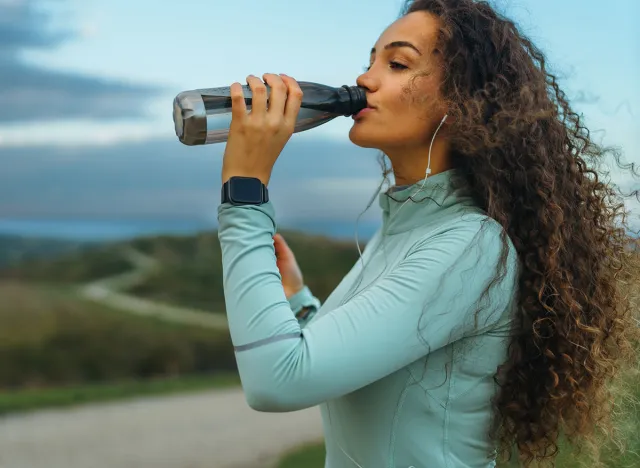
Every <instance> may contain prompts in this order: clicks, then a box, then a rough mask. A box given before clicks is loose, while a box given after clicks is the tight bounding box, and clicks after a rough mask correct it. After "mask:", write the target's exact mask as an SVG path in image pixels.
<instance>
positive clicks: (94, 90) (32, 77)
mask: <svg viewBox="0 0 640 468" xmlns="http://www.w3.org/2000/svg"><path fill="white" fill-rule="evenodd" d="M41 3H42V2H41V0H0V70H1V72H0V124H3V123H9V122H29V121H42V120H51V119H73V118H83V119H95V120H110V119H119V118H123V117H126V118H131V117H140V116H143V115H146V113H147V109H146V106H145V102H146V100H147V99H148V98H151V97H153V96H154V95H155V94H157V93H159V92H161V91H162V90H161V89H158V88H156V87H152V86H147V85H145V84H132V83H127V82H125V81H118V80H113V79H111V80H109V79H103V78H99V77H93V76H87V75H80V74H73V73H67V72H64V71H57V70H50V69H46V68H42V67H38V66H37V65H34V64H30V63H27V62H25V61H24V60H23V58H22V55H21V53H22V52H24V51H26V50H29V49H55V48H56V47H58V46H60V45H61V44H62V43H63V42H64V41H68V40H71V39H73V38H75V37H78V36H79V33H76V32H75V31H71V30H68V29H65V30H62V31H58V30H53V29H52V28H51V27H50V23H51V20H52V17H51V13H48V12H45V11H44V10H40V9H38V7H39V6H40V4H41Z"/></svg>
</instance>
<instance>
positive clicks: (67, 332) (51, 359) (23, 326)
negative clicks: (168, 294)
mask: <svg viewBox="0 0 640 468" xmlns="http://www.w3.org/2000/svg"><path fill="white" fill-rule="evenodd" d="M235 376H237V370H236V364H235V356H234V354H233V348H232V346H231V341H230V337H229V335H228V332H221V331H214V330H206V329H201V328H198V327H190V326H182V325H174V324H169V323H165V322H161V321H158V320H153V319H149V318H143V317H137V316H132V315H129V314H126V313H122V312H120V311H116V310H112V309H108V308H106V307H103V306H100V305H97V304H94V303H90V302H85V301H83V300H80V299H78V298H76V297H75V296H74V295H73V294H72V293H70V292H68V291H66V290H64V289H56V288H52V287H49V288H45V287H41V286H33V285H29V284H24V283H20V282H13V281H3V282H0V412H5V411H9V410H12V409H16V408H27V407H37V406H39V405H42V404H45V403H46V404H56V405H57V404H67V403H73V402H74V401H79V400H86V399H105V398H106V399H109V398H113V397H116V396H118V397H121V396H127V395H132V394H147V393H156V392H160V393H162V392H168V391H177V390H178V389H189V388H192V389H193V388H208V387H211V388H213V387H215V386H217V385H220V383H221V382H223V381H224V382H229V381H233V380H234V379H236V380H235V382H236V383H237V382H238V380H237V378H236V377H235ZM99 385H105V386H104V387H102V388H100V387H99Z"/></svg>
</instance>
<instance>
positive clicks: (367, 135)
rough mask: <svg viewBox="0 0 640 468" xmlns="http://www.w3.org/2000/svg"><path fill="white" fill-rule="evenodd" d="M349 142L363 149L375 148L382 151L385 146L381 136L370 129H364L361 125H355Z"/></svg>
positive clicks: (350, 131)
mask: <svg viewBox="0 0 640 468" xmlns="http://www.w3.org/2000/svg"><path fill="white" fill-rule="evenodd" d="M349 140H351V143H353V144H354V145H356V146H360V147H361V148H375V149H381V148H382V147H383V146H384V141H382V139H381V138H380V134H379V133H377V132H372V131H371V130H369V129H366V128H362V124H361V123H354V124H353V127H351V130H349Z"/></svg>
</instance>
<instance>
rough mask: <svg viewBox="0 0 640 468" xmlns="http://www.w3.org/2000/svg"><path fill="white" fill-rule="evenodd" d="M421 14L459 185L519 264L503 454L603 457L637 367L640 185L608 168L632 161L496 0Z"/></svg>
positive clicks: (414, 3)
mask: <svg viewBox="0 0 640 468" xmlns="http://www.w3.org/2000/svg"><path fill="white" fill-rule="evenodd" d="M416 11H424V12H428V13H431V14H433V15H435V16H436V17H438V18H439V19H440V26H441V28H440V31H439V41H438V44H437V51H438V53H440V54H441V56H442V59H443V63H444V65H443V79H442V82H441V84H440V88H441V94H442V96H443V98H444V100H445V104H446V108H447V110H448V114H449V116H450V117H451V118H452V119H451V120H452V122H453V123H452V124H451V125H450V144H451V154H452V158H453V160H454V165H455V166H456V168H457V169H459V170H460V171H459V172H460V173H461V174H462V178H463V180H461V181H459V182H460V183H461V185H460V186H461V187H462V183H463V184H464V186H465V187H466V188H467V189H469V190H471V193H472V195H473V197H474V198H475V200H476V201H477V203H478V204H479V205H480V206H481V207H482V209H484V210H485V211H486V213H487V215H488V216H490V217H491V218H493V219H495V220H496V221H498V222H499V223H500V224H501V225H502V226H503V228H504V230H505V232H506V234H507V235H508V236H509V239H511V241H512V242H513V244H514V246H515V248H516V250H517V252H518V256H519V259H520V262H521V264H522V266H523V268H522V273H521V276H520V278H519V293H518V295H519V297H518V307H517V313H516V315H517V316H516V325H515V327H516V328H515V330H514V336H513V338H512V340H511V343H510V346H509V352H508V360H507V361H506V362H505V364H504V365H503V366H501V367H500V368H499V369H498V370H497V372H496V375H495V377H494V379H495V381H496V383H497V384H498V386H499V391H498V392H497V394H496V397H495V399H494V401H493V405H494V409H495V411H494V414H495V416H494V421H495V422H494V424H493V425H492V428H491V431H490V432H491V436H492V438H493V439H494V440H495V441H496V442H497V448H498V455H499V458H500V459H505V460H510V459H511V456H512V454H513V451H514V450H515V451H517V454H518V458H519V460H520V462H521V463H523V464H524V466H530V465H531V464H532V463H538V464H541V465H546V464H552V465H553V464H555V460H556V455H557V453H558V442H559V439H560V437H565V438H566V439H567V440H568V442H569V443H571V444H572V445H574V446H576V447H578V448H579V449H582V448H588V449H590V450H589V452H590V454H591V456H592V458H593V463H592V465H591V466H594V465H596V464H598V463H599V459H600V456H599V451H600V450H599V448H600V447H601V446H602V444H603V440H602V438H601V437H600V436H604V437H605V438H606V437H608V438H609V439H610V440H613V441H614V442H616V444H617V445H618V446H621V445H622V442H620V440H618V438H617V436H616V434H618V433H619V428H618V425H617V424H616V421H615V418H614V417H613V416H614V414H615V411H614V410H615V404H614V402H615V401H619V400H620V396H621V395H622V393H621V391H622V390H623V389H624V386H623V385H622V383H623V382H624V381H626V380H625V379H624V378H618V376H619V375H620V374H624V375H625V376H628V375H632V374H631V372H632V371H635V370H636V363H637V361H638V360H637V354H636V352H637V343H638V338H639V333H640V332H639V327H638V322H637V320H636V318H635V316H634V314H635V312H636V310H637V304H634V302H635V299H634V298H635V297H636V296H635V293H634V291H632V289H634V285H635V284H637V283H638V282H639V281H640V274H638V273H639V272H640V268H639V266H638V257H640V256H639V255H638V253H637V251H635V250H637V249H634V248H632V242H633V241H632V237H631V235H630V229H629V227H628V224H627V217H628V212H627V211H625V205H624V197H631V196H633V197H636V198H638V191H635V192H633V193H630V194H627V195H623V194H622V193H621V192H620V190H619V189H618V188H617V187H616V186H615V184H613V183H611V182H608V181H605V180H604V175H602V174H600V172H602V171H601V170H600V166H601V165H602V164H603V163H604V160H605V158H606V157H607V156H609V155H612V156H613V157H614V159H615V162H616V163H617V165H618V167H620V168H622V169H624V170H628V171H630V172H631V174H632V175H633V176H634V177H637V176H638V173H637V171H636V167H635V166H634V165H633V164H624V163H623V162H622V158H621V154H620V151H619V150H618V149H615V148H609V147H604V146H602V145H599V144H597V143H595V142H594V141H593V140H592V139H591V138H590V133H589V131H588V129H587V128H585V126H584V124H583V122H582V119H581V117H580V116H579V115H578V114H577V113H575V112H574V111H573V110H572V108H571V105H570V103H569V100H568V98H567V96H566V95H565V93H564V92H563V91H562V90H561V89H560V86H559V85H558V81H557V78H556V76H554V75H553V74H552V73H550V72H549V71H548V70H547V63H546V59H545V57H544V54H543V53H542V52H541V51H540V50H539V49H538V48H537V47H536V46H535V45H534V44H533V43H532V42H531V41H530V40H529V39H528V38H527V37H525V36H524V35H523V34H522V33H520V32H519V31H518V29H517V27H516V25H515V24H514V23H513V22H512V21H510V20H508V19H506V18H505V17H503V16H501V15H500V14H499V13H497V12H496V11H495V10H494V8H492V7H491V6H490V5H489V4H488V3H487V2H482V1H474V0H408V1H407V2H406V4H405V6H404V8H403V12H402V15H406V14H409V13H413V12H416ZM382 156H384V155H382ZM383 165H384V167H383V169H384V170H385V178H386V175H388V173H389V171H388V169H387V168H386V163H384V161H383ZM503 240H504V244H505V245H504V251H503V261H504V260H505V258H506V250H507V245H506V244H507V242H506V241H507V239H503ZM634 274H635V275H636V276H635V278H634ZM618 387H619V388H618Z"/></svg>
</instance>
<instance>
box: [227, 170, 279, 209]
mask: <svg viewBox="0 0 640 468" xmlns="http://www.w3.org/2000/svg"><path fill="white" fill-rule="evenodd" d="M221 200H222V201H221V202H222V203H231V204H232V205H262V204H263V203H266V202H268V201H269V191H268V190H267V187H266V185H264V184H263V183H262V181H261V180H260V179H258V178H257V177H240V176H234V177H231V178H230V179H229V180H227V181H226V182H225V183H224V184H223V185H222V193H221Z"/></svg>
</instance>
